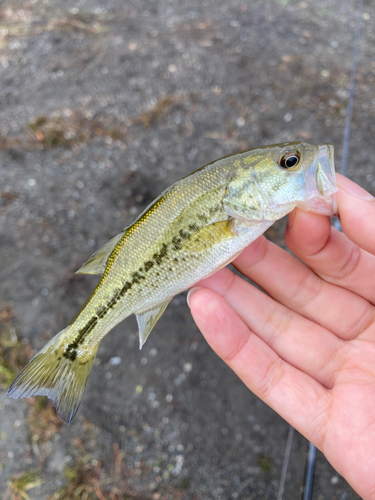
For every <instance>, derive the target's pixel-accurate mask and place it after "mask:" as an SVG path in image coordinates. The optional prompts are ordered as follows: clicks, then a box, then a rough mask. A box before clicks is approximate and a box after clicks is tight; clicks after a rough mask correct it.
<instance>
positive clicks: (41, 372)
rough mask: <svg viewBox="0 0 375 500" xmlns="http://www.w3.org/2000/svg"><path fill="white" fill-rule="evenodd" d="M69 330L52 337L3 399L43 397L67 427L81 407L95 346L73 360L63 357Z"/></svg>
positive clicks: (72, 358)
mask: <svg viewBox="0 0 375 500" xmlns="http://www.w3.org/2000/svg"><path fill="white" fill-rule="evenodd" d="M70 328H71V327H70V326H68V327H67V328H65V329H64V330H62V331H61V332H60V333H58V334H57V335H55V337H53V338H52V339H51V340H50V341H49V342H48V344H46V345H45V346H44V347H43V349H41V350H40V351H39V352H38V353H37V354H36V355H35V356H34V357H33V358H32V359H31V361H29V363H28V364H27V365H26V366H25V368H24V369H23V370H22V371H21V373H19V374H18V376H17V377H16V378H15V380H14V381H13V382H12V385H11V386H10V387H9V389H8V392H7V395H8V396H10V397H12V398H15V399H21V398H30V397H31V396H47V397H48V398H49V399H51V400H52V401H53V404H54V406H55V408H56V411H57V415H58V416H59V418H60V419H61V420H62V421H63V422H66V423H67V424H70V422H71V421H72V420H73V418H74V416H75V414H76V413H77V410H78V407H79V405H80V403H81V399H82V396H83V392H84V390H85V387H86V382H87V378H88V376H89V375H90V372H91V368H92V365H93V362H94V359H95V354H96V351H97V349H98V345H99V344H97V345H95V346H94V347H93V348H92V350H91V351H90V352H80V353H78V354H77V356H75V357H70V358H69V357H66V356H64V346H65V345H66V343H67V341H66V334H67V333H68V331H69V330H70Z"/></svg>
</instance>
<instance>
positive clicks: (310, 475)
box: [302, 0, 363, 500]
mask: <svg viewBox="0 0 375 500" xmlns="http://www.w3.org/2000/svg"><path fill="white" fill-rule="evenodd" d="M362 11H363V0H358V4H357V11H356V24H355V35H354V44H353V56H352V69H351V72H350V83H349V96H348V104H347V106H346V119H345V128H344V138H343V144H342V157H341V168H340V173H341V175H345V176H346V174H347V169H348V159H349V144H350V133H351V126H352V115H353V103H354V91H355V80H356V76H357V66H358V54H359V41H360V38H361V22H362ZM333 225H334V226H335V227H336V228H337V229H339V230H340V231H341V230H342V229H341V224H340V221H339V219H336V220H335V222H334V224H333ZM315 462H316V447H315V446H314V445H313V444H312V443H309V452H308V455H307V461H306V472H305V483H304V486H303V497H302V498H303V500H311V499H312V488H313V484H314V470H315Z"/></svg>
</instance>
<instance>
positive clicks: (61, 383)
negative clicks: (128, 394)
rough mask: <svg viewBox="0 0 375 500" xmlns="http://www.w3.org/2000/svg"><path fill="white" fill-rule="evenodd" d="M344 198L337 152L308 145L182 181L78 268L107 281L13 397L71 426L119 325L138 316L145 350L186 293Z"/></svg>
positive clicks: (224, 164) (240, 158)
mask: <svg viewBox="0 0 375 500" xmlns="http://www.w3.org/2000/svg"><path fill="white" fill-rule="evenodd" d="M335 191H336V184H335V173H334V164H333V146H330V145H321V146H312V145H309V144H306V143H298V142H294V143H285V144H276V145H273V146H266V147H261V148H256V149H251V150H248V151H243V152H241V153H238V154H234V155H231V156H227V157H225V158H221V159H219V160H217V161H214V162H213V163H210V164H208V165H206V166H204V167H202V168H200V169H199V170H197V171H196V172H193V173H192V174H190V175H188V176H187V177H185V178H183V179H181V180H180V181H178V182H176V183H175V184H173V185H172V186H170V187H169V188H168V189H166V190H165V191H164V192H163V193H161V195H160V196H158V198H156V199H155V200H154V201H153V203H152V204H151V205H150V206H149V207H147V208H146V209H145V210H144V211H143V212H142V213H141V214H140V215H139V217H138V218H137V219H136V220H135V221H134V222H133V224H132V225H130V226H129V227H126V228H125V229H124V230H123V231H122V232H121V233H120V234H118V235H117V236H115V237H114V238H112V239H111V240H110V241H109V242H108V243H107V244H106V245H104V246H103V247H102V248H101V249H100V250H98V251H97V252H96V253H95V254H93V255H92V256H91V258H90V259H89V260H88V261H87V262H86V263H85V264H83V266H82V267H81V268H80V269H79V270H78V271H77V272H78V273H87V274H98V275H101V280H100V282H99V283H98V285H97V287H96V288H95V290H94V292H93V293H92V294H91V296H90V298H89V299H88V300H87V302H86V304H85V305H84V306H83V308H82V310H81V311H80V312H79V314H78V316H77V317H76V319H75V320H74V321H73V322H72V323H71V324H70V325H69V326H68V327H67V328H65V329H64V330H62V331H61V332H60V333H58V334H57V335H56V336H55V337H53V338H52V339H51V340H50V341H49V342H48V343H47V344H46V345H45V346H44V347H43V348H42V349H41V351H39V353H37V354H36V356H34V357H33V358H32V360H31V361H30V362H29V364H28V365H27V366H26V367H25V368H24V369H23V370H22V371H21V373H20V374H19V375H18V376H17V378H16V379H15V380H14V381H13V383H12V385H11V386H10V388H9V390H8V395H9V396H11V397H13V398H26V397H30V396H38V395H39V396H47V397H49V398H50V399H51V400H52V401H53V403H54V405H55V407H56V410H57V414H58V416H59V417H60V419H61V420H63V421H64V422H67V423H68V424H69V423H70V422H71V421H72V419H73V418H74V416H75V414H76V413H77V410H78V407H79V404H80V402H81V399H82V396H83V392H84V389H85V386H86V382H87V378H88V376H89V374H90V372H91V369H92V365H93V362H94V358H95V355H96V352H97V349H98V346H99V343H100V341H101V340H102V338H103V337H104V336H105V335H107V333H108V332H109V331H110V330H111V329H112V328H113V327H114V326H115V325H117V324H118V323H119V322H120V321H122V320H123V319H125V318H126V317H127V316H129V315H131V314H136V317H137V321H138V327H139V339H140V346H141V347H142V345H143V344H144V342H145V341H146V339H147V337H148V336H149V334H150V332H151V330H152V328H153V327H154V325H155V323H156V322H157V320H158V319H159V318H160V316H161V314H162V313H163V312H164V310H165V308H166V307H167V305H168V303H169V302H170V301H171V299H172V298H173V297H174V296H175V295H176V294H177V293H179V292H182V291H183V290H186V289H188V288H189V287H191V286H193V285H194V284H195V283H197V282H198V281H199V280H201V279H203V278H206V277H207V276H209V275H211V274H213V273H214V272H215V271H217V270H218V269H220V268H222V267H224V266H225V265H227V264H228V263H230V262H231V261H232V260H233V259H234V258H235V257H236V256H237V255H238V254H239V253H240V252H241V251H242V250H243V249H244V248H245V247H246V246H247V245H249V244H250V243H251V242H252V241H254V240H255V239H256V238H257V237H258V236H260V235H261V234H262V233H264V231H266V229H268V228H269V227H270V226H271V225H272V224H273V223H274V222H275V221H276V220H277V219H280V218H281V217H283V216H284V215H286V214H288V213H289V212H290V211H291V210H293V209H294V208H295V207H300V208H302V209H305V210H308V211H313V212H318V213H322V214H325V215H332V214H333V212H334V199H333V197H332V195H333V194H334V193H335Z"/></svg>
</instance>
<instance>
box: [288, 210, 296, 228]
mask: <svg viewBox="0 0 375 500" xmlns="http://www.w3.org/2000/svg"><path fill="white" fill-rule="evenodd" d="M295 214H296V209H294V210H292V212H290V214H289V215H288V227H293V221H294V216H295Z"/></svg>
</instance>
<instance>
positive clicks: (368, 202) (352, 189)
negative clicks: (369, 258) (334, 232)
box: [336, 174, 375, 255]
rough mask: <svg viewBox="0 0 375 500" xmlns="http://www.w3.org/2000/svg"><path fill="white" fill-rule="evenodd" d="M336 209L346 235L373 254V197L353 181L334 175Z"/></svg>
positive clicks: (374, 238) (374, 215)
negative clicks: (336, 187)
mask: <svg viewBox="0 0 375 500" xmlns="http://www.w3.org/2000/svg"><path fill="white" fill-rule="evenodd" d="M336 180H337V185H338V187H339V188H340V189H339V191H338V193H337V209H338V213H339V217H340V222H341V226H342V229H343V231H344V233H345V234H346V236H347V237H348V238H349V239H350V240H351V241H353V243H355V244H357V245H358V246H359V247H360V248H362V249H363V250H366V251H367V252H369V253H371V254H372V255H375V198H374V197H373V196H372V195H371V194H370V193H368V192H367V191H365V190H364V189H363V188H361V187H360V186H358V184H355V183H354V182H353V181H351V180H350V179H348V178H347V177H344V176H342V175H340V174H337V175H336Z"/></svg>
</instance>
